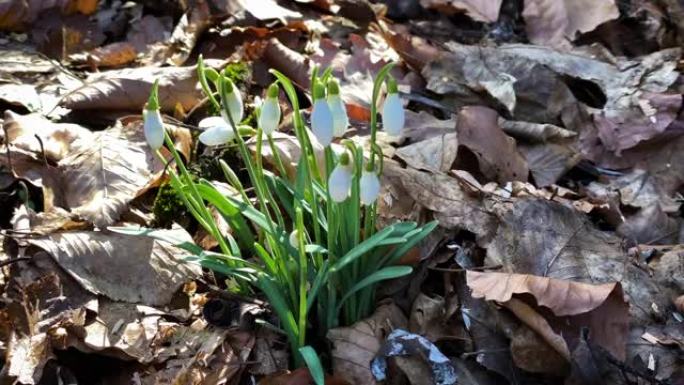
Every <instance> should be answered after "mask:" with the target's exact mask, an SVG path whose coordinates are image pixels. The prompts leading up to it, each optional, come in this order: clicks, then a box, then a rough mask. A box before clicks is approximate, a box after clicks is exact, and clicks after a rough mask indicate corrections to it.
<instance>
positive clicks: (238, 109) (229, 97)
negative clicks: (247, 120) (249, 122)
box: [221, 78, 244, 124]
mask: <svg viewBox="0 0 684 385" xmlns="http://www.w3.org/2000/svg"><path fill="white" fill-rule="evenodd" d="M224 87H226V88H227V90H226V96H225V100H224V103H225V105H226V106H227V107H228V111H230V116H232V117H233V121H234V122H235V124H240V122H242V118H243V117H244V105H243V104H242V94H240V90H238V88H237V87H235V84H233V81H232V80H230V79H228V78H226V79H225V83H224ZM221 116H223V118H224V119H225V120H226V122H229V121H230V120H229V119H228V114H226V111H225V110H223V109H222V110H221Z"/></svg>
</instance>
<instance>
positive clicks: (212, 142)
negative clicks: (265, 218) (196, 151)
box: [199, 116, 235, 146]
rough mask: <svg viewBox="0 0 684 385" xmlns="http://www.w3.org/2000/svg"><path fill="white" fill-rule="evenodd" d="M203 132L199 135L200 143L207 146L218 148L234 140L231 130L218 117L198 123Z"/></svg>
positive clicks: (228, 125)
mask: <svg viewBox="0 0 684 385" xmlns="http://www.w3.org/2000/svg"><path fill="white" fill-rule="evenodd" d="M199 127H200V128H204V129H205V130H204V132H202V133H201V134H200V135H199V140H200V142H202V143H204V144H206V145H207V146H218V145H220V144H224V143H228V142H230V141H231V140H233V138H235V132H233V128H232V127H231V126H230V124H228V123H227V122H226V121H225V120H224V119H223V118H222V117H220V116H210V117H208V118H204V119H202V120H201V121H200V122H199Z"/></svg>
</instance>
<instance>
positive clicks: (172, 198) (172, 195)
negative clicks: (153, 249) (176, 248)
mask: <svg viewBox="0 0 684 385" xmlns="http://www.w3.org/2000/svg"><path fill="white" fill-rule="evenodd" d="M152 213H153V214H154V220H155V222H156V223H155V224H156V225H157V226H159V227H163V228H170V227H171V225H173V223H174V222H178V221H179V219H181V218H189V217H190V213H189V212H188V209H187V208H186V206H185V203H183V200H182V199H181V197H180V194H179V193H178V192H176V190H175V189H174V188H173V187H172V186H171V185H170V184H169V183H164V184H163V185H161V186H159V191H158V192H157V196H156V198H154V203H153V204H152Z"/></svg>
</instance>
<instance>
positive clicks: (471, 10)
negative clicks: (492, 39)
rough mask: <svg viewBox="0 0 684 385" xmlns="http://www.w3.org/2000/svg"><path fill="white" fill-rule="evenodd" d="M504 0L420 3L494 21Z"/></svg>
mask: <svg viewBox="0 0 684 385" xmlns="http://www.w3.org/2000/svg"><path fill="white" fill-rule="evenodd" d="M502 2H503V1H502V0H491V1H490V0H421V2H420V5H422V6H423V7H425V8H433V9H437V10H439V11H441V12H444V13H446V14H449V15H451V14H455V13H461V12H465V14H466V15H468V16H470V17H471V18H472V19H473V20H476V21H481V22H484V23H493V22H495V21H496V20H497V19H498V18H499V9H500V8H501V3H502Z"/></svg>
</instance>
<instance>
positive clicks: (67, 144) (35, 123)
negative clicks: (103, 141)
mask: <svg viewBox="0 0 684 385" xmlns="http://www.w3.org/2000/svg"><path fill="white" fill-rule="evenodd" d="M3 129H4V130H6V132H7V138H6V140H7V141H8V142H9V143H11V144H12V145H14V146H16V147H18V148H20V149H23V150H26V151H30V152H33V153H35V154H37V155H38V156H40V157H42V154H45V156H46V157H47V159H48V160H50V161H53V162H58V161H60V160H61V159H62V158H64V157H65V156H67V155H68V154H69V153H71V152H76V151H83V150H85V149H86V148H87V147H88V146H90V145H91V143H92V140H93V137H94V135H93V133H92V132H91V131H90V130H88V129H87V128H85V127H83V126H80V125H78V124H72V123H53V122H51V121H50V120H48V119H46V118H44V117H43V116H41V115H39V114H28V115H19V114H15V113H14V112H12V111H9V110H8V111H5V117H4V121H3ZM36 136H38V137H39V138H40V140H38V139H37V138H36ZM0 137H4V133H3V134H0Z"/></svg>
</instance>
